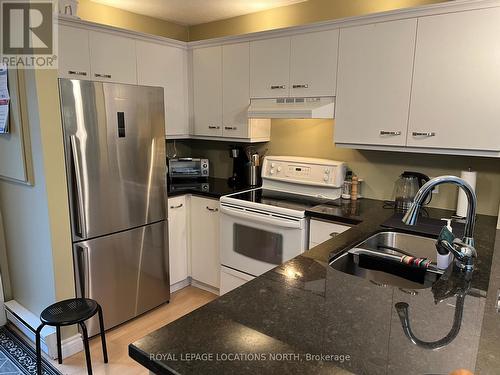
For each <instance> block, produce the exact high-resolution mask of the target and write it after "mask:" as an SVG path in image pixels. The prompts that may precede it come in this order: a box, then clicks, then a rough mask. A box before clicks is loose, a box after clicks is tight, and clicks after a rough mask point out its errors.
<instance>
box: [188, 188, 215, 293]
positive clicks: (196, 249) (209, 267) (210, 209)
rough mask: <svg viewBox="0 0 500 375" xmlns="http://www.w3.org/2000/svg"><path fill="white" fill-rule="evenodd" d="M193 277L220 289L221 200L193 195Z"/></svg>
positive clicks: (191, 227) (191, 206)
mask: <svg viewBox="0 0 500 375" xmlns="http://www.w3.org/2000/svg"><path fill="white" fill-rule="evenodd" d="M190 208H191V220H190V222H191V225H190V230H191V277H192V278H193V280H195V281H198V282H201V283H203V284H206V285H209V286H211V287H213V288H217V289H219V280H220V256H219V216H220V214H219V201H218V200H215V199H209V198H202V197H196V196H192V197H191V202H190Z"/></svg>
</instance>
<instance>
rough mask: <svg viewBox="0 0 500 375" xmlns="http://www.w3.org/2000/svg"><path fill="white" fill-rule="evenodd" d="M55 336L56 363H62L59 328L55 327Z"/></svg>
mask: <svg viewBox="0 0 500 375" xmlns="http://www.w3.org/2000/svg"><path fill="white" fill-rule="evenodd" d="M56 336H57V362H59V364H61V363H62V350H61V327H59V326H56Z"/></svg>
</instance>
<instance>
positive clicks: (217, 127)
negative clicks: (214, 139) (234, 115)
mask: <svg viewBox="0 0 500 375" xmlns="http://www.w3.org/2000/svg"><path fill="white" fill-rule="evenodd" d="M208 128H209V129H220V126H213V125H209V126H208Z"/></svg>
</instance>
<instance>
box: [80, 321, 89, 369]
mask: <svg viewBox="0 0 500 375" xmlns="http://www.w3.org/2000/svg"><path fill="white" fill-rule="evenodd" d="M80 327H82V333H83V346H84V348H85V359H86V361H87V372H88V374H89V375H92V362H91V360H90V347H89V335H88V334H87V327H86V326H85V323H83V322H81V323H80Z"/></svg>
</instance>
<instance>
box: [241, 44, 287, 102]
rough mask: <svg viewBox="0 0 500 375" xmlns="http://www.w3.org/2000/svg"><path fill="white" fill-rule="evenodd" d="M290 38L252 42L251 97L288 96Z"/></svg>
mask: <svg viewBox="0 0 500 375" xmlns="http://www.w3.org/2000/svg"><path fill="white" fill-rule="evenodd" d="M289 75H290V37H284V38H274V39H267V40H258V41H255V42H250V96H251V97H252V98H277V97H283V96H288V95H289V93H290V90H289V87H288V83H289V82H288V81H289Z"/></svg>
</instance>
